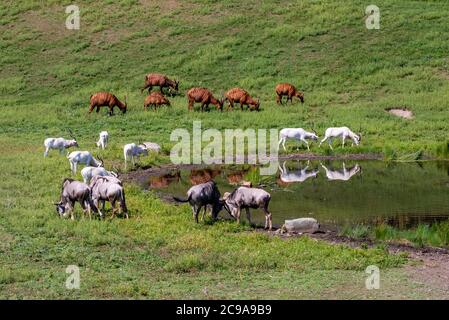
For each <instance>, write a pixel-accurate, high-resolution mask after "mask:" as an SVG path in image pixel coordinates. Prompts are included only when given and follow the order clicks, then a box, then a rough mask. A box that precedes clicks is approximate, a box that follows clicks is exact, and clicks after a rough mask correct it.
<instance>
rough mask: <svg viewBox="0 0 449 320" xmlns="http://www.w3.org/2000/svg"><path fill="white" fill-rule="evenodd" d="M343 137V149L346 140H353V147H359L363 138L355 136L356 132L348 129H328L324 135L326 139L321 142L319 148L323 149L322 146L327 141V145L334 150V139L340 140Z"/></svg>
mask: <svg viewBox="0 0 449 320" xmlns="http://www.w3.org/2000/svg"><path fill="white" fill-rule="evenodd" d="M339 137H341V139H342V147H343V148H344V147H345V140H346V138H350V139H352V142H353V143H352V145H354V144H355V145H357V146H358V145H359V143H360V140H361V136H360V135H357V134H355V133H354V132H352V131H351V130H350V129H349V128H348V127H340V128H328V129H326V132H325V134H324V139H323V140H321V142H320V145H319V147H321V144H322V143H323V142H324V141H326V140H327V143H328V144H329V147H330V148H331V149H332V150H334V148H332V139H334V138H339Z"/></svg>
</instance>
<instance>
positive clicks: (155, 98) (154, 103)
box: [143, 91, 170, 111]
mask: <svg viewBox="0 0 449 320" xmlns="http://www.w3.org/2000/svg"><path fill="white" fill-rule="evenodd" d="M164 104H165V105H167V106H170V101H168V99H167V98H166V97H164V95H163V94H162V93H160V92H157V91H155V92H151V93H150V95H149V96H147V97H146V98H145V101H144V103H143V108H144V109H145V111H147V108H148V106H150V108H154V110H156V108H157V107H160V106H162V105H164Z"/></svg>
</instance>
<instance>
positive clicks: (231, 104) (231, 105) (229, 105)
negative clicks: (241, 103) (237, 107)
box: [228, 100, 234, 110]
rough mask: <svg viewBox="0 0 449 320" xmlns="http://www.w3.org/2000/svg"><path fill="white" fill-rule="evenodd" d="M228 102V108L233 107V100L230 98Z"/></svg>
mask: <svg viewBox="0 0 449 320" xmlns="http://www.w3.org/2000/svg"><path fill="white" fill-rule="evenodd" d="M228 102H229V104H228V110H229V108H231V109H234V102H232V100H228Z"/></svg>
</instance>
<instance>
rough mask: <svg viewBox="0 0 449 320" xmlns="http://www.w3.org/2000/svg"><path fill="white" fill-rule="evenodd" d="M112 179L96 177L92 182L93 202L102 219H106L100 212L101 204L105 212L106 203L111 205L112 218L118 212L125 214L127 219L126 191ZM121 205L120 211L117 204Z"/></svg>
mask: <svg viewBox="0 0 449 320" xmlns="http://www.w3.org/2000/svg"><path fill="white" fill-rule="evenodd" d="M109 178H110V177H101V176H95V177H93V178H92V180H91V182H90V185H89V186H90V189H91V190H92V201H93V203H94V204H95V206H96V207H97V209H98V212H99V213H100V217H104V215H103V213H102V212H101V211H100V202H101V207H102V210H103V211H104V205H105V202H106V201H109V202H110V203H111V207H112V217H114V216H115V213H116V211H117V210H119V211H120V213H122V214H124V215H125V217H126V219H128V218H129V216H128V208H127V207H126V201H125V190H124V189H123V186H122V185H121V184H119V183H117V182H115V181H111V180H110V179H109ZM117 201H118V202H119V203H120V209H117V208H116V207H115V204H116V202H117Z"/></svg>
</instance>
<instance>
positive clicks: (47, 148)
mask: <svg viewBox="0 0 449 320" xmlns="http://www.w3.org/2000/svg"><path fill="white" fill-rule="evenodd" d="M48 151H50V148H49V147H46V148H45V152H44V157H48Z"/></svg>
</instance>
